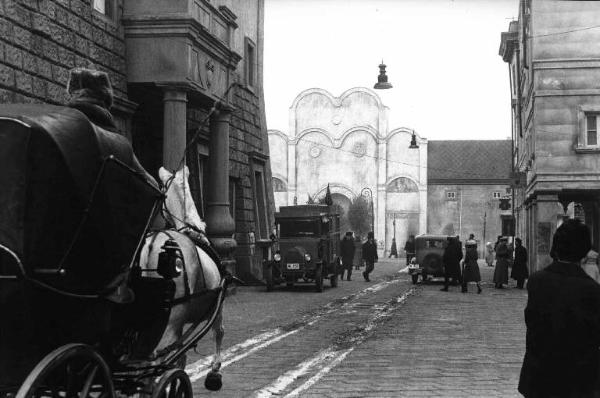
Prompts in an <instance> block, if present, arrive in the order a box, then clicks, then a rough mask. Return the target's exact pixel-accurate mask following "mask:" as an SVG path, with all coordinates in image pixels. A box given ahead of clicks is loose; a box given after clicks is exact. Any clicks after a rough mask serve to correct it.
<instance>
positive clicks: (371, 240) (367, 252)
mask: <svg viewBox="0 0 600 398" xmlns="http://www.w3.org/2000/svg"><path fill="white" fill-rule="evenodd" d="M362 258H363V260H365V264H366V268H365V271H364V272H363V277H364V278H365V280H366V281H367V282H370V281H371V280H370V279H369V274H370V273H371V272H373V269H375V263H376V262H377V260H378V259H379V258H378V256H377V243H375V235H373V232H369V234H368V235H367V241H366V242H365V243H363V245H362Z"/></svg>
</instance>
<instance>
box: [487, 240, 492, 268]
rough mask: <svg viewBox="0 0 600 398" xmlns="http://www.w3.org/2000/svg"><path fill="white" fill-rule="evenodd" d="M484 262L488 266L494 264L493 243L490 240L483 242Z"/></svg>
mask: <svg viewBox="0 0 600 398" xmlns="http://www.w3.org/2000/svg"><path fill="white" fill-rule="evenodd" d="M485 263H486V264H487V265H488V267H493V266H494V245H492V242H488V243H486V244H485Z"/></svg>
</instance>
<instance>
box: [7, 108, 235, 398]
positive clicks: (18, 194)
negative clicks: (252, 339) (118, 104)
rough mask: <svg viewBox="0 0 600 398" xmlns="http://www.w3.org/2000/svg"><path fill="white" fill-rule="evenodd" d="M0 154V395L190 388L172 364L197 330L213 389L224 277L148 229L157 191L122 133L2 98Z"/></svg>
mask: <svg viewBox="0 0 600 398" xmlns="http://www.w3.org/2000/svg"><path fill="white" fill-rule="evenodd" d="M0 161H1V163H2V172H1V173H0V186H1V188H0V397H10V396H16V397H19V398H22V397H46V396H48V397H61V396H62V397H81V398H83V397H92V396H94V397H115V396H117V395H119V396H122V395H134V394H137V395H141V396H145V395H147V396H152V397H162V396H165V397H166V396H167V395H168V396H169V397H191V396H192V395H193V394H192V389H191V383H190V380H189V378H188V376H187V374H186V373H185V371H184V370H183V369H182V368H181V363H182V361H183V362H184V361H185V354H186V352H187V351H188V350H189V349H190V348H192V347H194V346H195V344H196V343H197V342H198V341H199V340H200V339H201V338H202V337H203V336H204V335H205V334H206V333H207V332H208V331H209V330H210V329H211V328H213V329H214V331H215V335H216V337H217V354H216V356H215V359H214V362H213V364H212V371H213V372H212V373H210V375H211V376H212V379H211V381H210V382H209V379H207V387H209V388H218V387H220V376H219V375H218V373H216V372H218V370H219V367H220V358H219V351H220V342H221V339H222V334H223V330H222V325H221V308H222V303H223V299H224V297H225V293H226V290H227V284H228V281H229V279H228V278H223V277H222V276H221V275H220V273H219V270H218V268H217V266H216V264H215V262H218V258H215V257H214V256H209V255H207V252H206V250H200V249H199V248H197V247H196V246H195V245H194V243H193V242H192V241H191V240H190V239H189V238H187V237H186V235H184V234H182V233H180V232H178V231H177V230H161V231H152V230H151V228H150V226H151V223H152V222H153V220H154V219H155V218H156V217H159V216H160V213H161V211H160V210H161V209H162V210H165V209H164V207H163V206H162V205H163V204H164V202H165V195H164V194H163V192H161V190H159V189H158V188H157V187H156V185H155V183H154V182H153V181H152V180H151V179H149V178H147V175H146V174H145V172H143V169H141V167H139V164H138V163H137V161H136V160H135V156H134V155H133V152H132V150H131V146H130V145H129V143H128V142H127V140H126V139H125V138H123V137H121V136H119V135H117V134H113V133H110V132H107V131H105V130H103V129H101V128H98V127H97V126H95V125H93V124H92V123H90V121H89V120H88V119H87V118H86V117H85V116H84V115H83V114H82V113H80V112H79V111H76V110H73V109H69V108H63V107H54V106H45V105H3V106H1V107H0ZM140 169H141V170H140ZM178 174H179V173H178ZM175 177H176V178H175V182H177V175H176V176H175ZM179 177H180V176H179ZM186 182H187V181H184V183H186ZM175 185H176V184H172V186H175ZM166 195H167V197H168V196H169V193H168V192H167V194H166ZM167 207H168V206H167ZM167 210H168V211H172V209H167ZM213 260H216V261H213Z"/></svg>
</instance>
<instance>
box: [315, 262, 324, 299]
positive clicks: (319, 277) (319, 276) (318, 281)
mask: <svg viewBox="0 0 600 398" xmlns="http://www.w3.org/2000/svg"><path fill="white" fill-rule="evenodd" d="M315 287H316V288H317V292H318V293H321V292H322V291H323V266H319V267H317V269H316V270H315Z"/></svg>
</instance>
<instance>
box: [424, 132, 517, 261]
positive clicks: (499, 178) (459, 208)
mask: <svg viewBox="0 0 600 398" xmlns="http://www.w3.org/2000/svg"><path fill="white" fill-rule="evenodd" d="M510 154H511V141H509V140H489V141H476V140H466V141H461V140H457V141H433V140H431V141H429V145H428V154H427V159H428V168H427V184H428V186H427V209H428V212H429V214H428V215H427V231H428V232H429V233H433V234H443V235H458V236H459V237H460V239H461V240H462V241H463V242H464V241H465V240H466V239H467V238H468V236H469V234H474V235H475V239H476V241H477V242H478V247H479V249H480V250H481V251H482V252H483V250H484V247H485V243H486V242H492V243H494V242H496V239H497V237H498V236H499V235H505V236H512V235H514V232H513V227H512V226H513V221H512V220H513V216H512V210H511V209H506V210H501V209H500V207H499V203H500V200H501V199H505V200H510V199H511V196H512V191H511V187H510V179H509V177H510Z"/></svg>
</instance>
